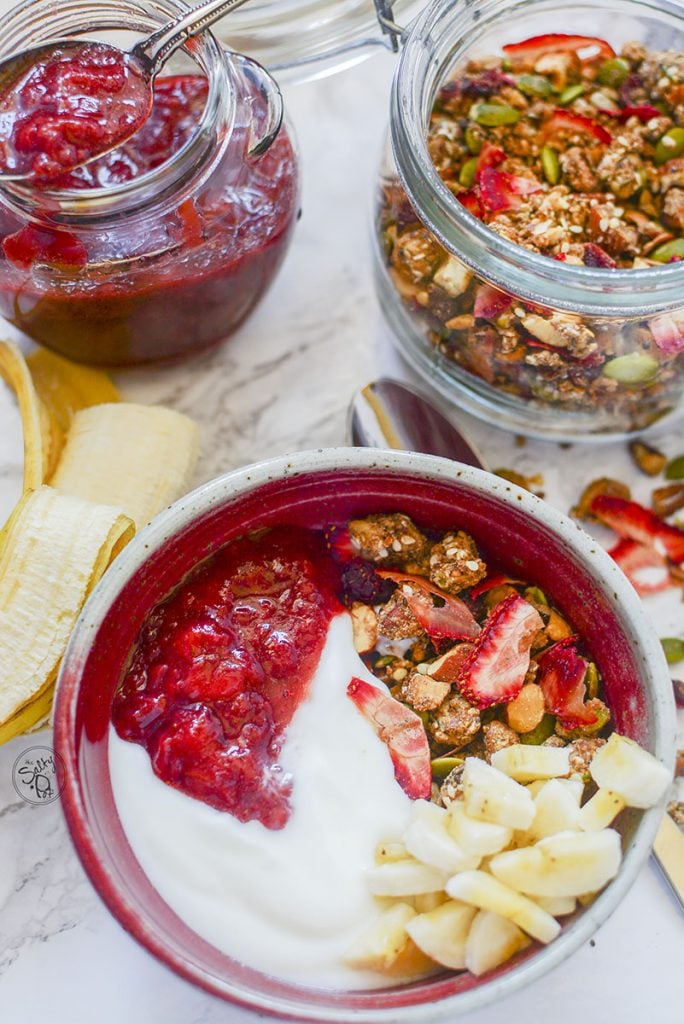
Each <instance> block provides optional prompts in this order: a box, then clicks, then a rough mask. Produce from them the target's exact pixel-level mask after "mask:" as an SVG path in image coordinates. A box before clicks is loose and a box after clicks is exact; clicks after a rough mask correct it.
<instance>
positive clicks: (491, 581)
mask: <svg viewBox="0 0 684 1024" xmlns="http://www.w3.org/2000/svg"><path fill="white" fill-rule="evenodd" d="M506 583H520V580H512V579H511V577H510V576H506V575H504V573H502V572H493V573H491V574H490V575H489V576H487V577H486V579H484V580H481V581H480V583H477V584H476V585H475V586H474V587H473V588H472V589H471V591H470V596H471V597H472V598H473V599H475V598H476V597H479V596H480V594H486V593H487V591H488V590H493V589H494V587H503V586H504V585H505V584H506Z"/></svg>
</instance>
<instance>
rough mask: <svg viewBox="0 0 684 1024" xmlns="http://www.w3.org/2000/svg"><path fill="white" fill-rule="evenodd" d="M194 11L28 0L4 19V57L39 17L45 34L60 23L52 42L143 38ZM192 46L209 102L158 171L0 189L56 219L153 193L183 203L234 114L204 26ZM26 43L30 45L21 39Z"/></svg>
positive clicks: (89, 0) (114, 2)
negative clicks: (86, 184) (114, 34)
mask: <svg viewBox="0 0 684 1024" xmlns="http://www.w3.org/2000/svg"><path fill="white" fill-rule="evenodd" d="M122 3H123V4H124V5H125V6H126V7H127V8H128V10H127V11H123V10H120V9H117V8H120V7H121V6H122ZM37 8H40V11H39V10H37ZM190 8H191V5H190V4H188V3H186V2H185V0H109V2H105V3H102V0H98V3H97V4H96V3H95V2H94V0H68V2H67V3H60V4H59V5H58V7H57V9H55V5H54V4H53V3H52V0H23V2H22V3H21V4H20V5H18V6H17V7H13V8H12V9H11V10H10V11H9V12H8V13H7V14H6V15H5V16H4V17H3V18H1V19H0V39H1V40H2V42H1V43H0V55H2V53H3V51H4V50H7V49H9V48H10V47H13V46H16V33H17V32H20V30H21V28H22V26H26V27H28V26H29V24H30V22H31V21H34V20H36V19H38V20H39V23H40V27H41V31H42V29H43V27H45V28H47V29H48V30H51V29H52V27H53V25H54V26H55V29H56V31H47V32H46V33H45V34H44V38H45V39H48V40H49V39H50V38H57V37H59V38H64V37H65V36H72V35H73V36H84V35H86V33H92V32H95V31H106V30H126V31H139V32H141V33H145V32H149V31H152V30H154V29H156V28H158V27H159V25H160V24H163V23H164V22H165V21H167V20H168V19H169V18H173V17H176V16H177V15H178V14H181V13H183V12H185V11H188V10H190ZM134 12H135V13H134ZM50 15H52V17H50ZM124 15H126V16H127V17H130V18H133V17H134V18H135V20H134V21H131V20H129V21H124V20H123V18H124ZM55 23H56V24H55ZM37 41H38V37H37V36H36V38H35V42H37ZM192 43H193V51H194V52H193V53H192V57H193V59H194V60H195V61H196V62H197V64H198V65H199V66H200V68H201V69H202V71H204V73H205V75H206V78H207V83H208V90H207V99H206V102H205V105H204V109H203V111H202V114H201V115H200V118H199V121H198V124H197V128H196V130H195V131H194V132H193V133H192V135H191V136H190V138H189V139H187V140H186V142H185V143H184V144H183V145H182V146H181V148H180V149H179V150H178V151H177V152H176V153H173V154H172V155H171V156H170V157H169V158H168V159H167V160H164V161H163V162H162V163H161V164H159V165H158V166H157V167H153V168H151V169H150V170H148V171H145V173H144V174H141V175H139V176H138V177H135V178H132V179H130V180H129V181H124V182H119V183H116V184H112V185H106V186H100V187H97V188H88V189H51V188H41V189H40V191H37V190H36V189H34V188H32V187H31V186H30V185H23V184H20V183H19V182H12V183H4V184H3V185H2V187H1V191H2V193H3V194H4V195H5V197H6V198H7V199H8V200H9V201H10V202H11V203H12V204H13V205H15V206H16V207H18V208H19V209H21V211H22V212H23V213H25V214H26V213H30V212H32V211H33V210H34V209H35V207H36V204H37V202H38V205H39V207H40V211H41V212H42V213H44V214H45V213H49V215H50V217H51V218H52V219H54V220H61V219H69V218H70V217H76V218H78V219H81V218H83V217H88V216H92V217H95V218H101V217H103V216H104V217H107V216H111V214H112V213H115V212H118V211H119V210H120V209H122V208H123V207H125V208H126V209H127V210H128V209H130V205H131V200H133V201H135V199H136V197H140V198H141V201H145V200H144V199H142V196H143V193H144V194H145V196H150V195H154V198H155V201H157V202H159V201H160V200H161V199H163V198H164V196H166V195H167V194H169V193H173V194H174V195H175V196H176V198H177V192H178V188H179V184H180V183H182V182H183V181H187V180H188V179H189V178H190V177H194V175H195V174H196V173H197V169H198V167H200V166H202V165H204V164H205V163H206V160H207V157H208V156H209V155H210V151H211V150H212V149H215V147H213V146H212V144H211V143H212V139H213V136H214V133H215V128H216V125H217V124H218V123H219V122H223V123H224V124H226V125H227V126H228V131H227V133H226V134H227V135H229V134H230V126H231V125H232V123H233V120H234V116H235V90H234V88H233V86H232V83H231V80H230V75H229V66H228V62H227V61H226V59H225V54H224V51H223V49H222V47H221V45H220V43H219V42H218V40H217V39H216V38H215V36H214V35H213V34H212V33H211V32H210V31H209V30H206V29H205V30H204V31H203V32H202V33H200V34H198V35H197V36H194V37H193V39H192ZM21 45H22V46H23V45H26V44H25V43H24V42H21ZM31 45H33V42H32V44H31ZM216 155H218V154H216Z"/></svg>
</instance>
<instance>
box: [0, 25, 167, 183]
mask: <svg viewBox="0 0 684 1024" xmlns="http://www.w3.org/2000/svg"><path fill="white" fill-rule="evenodd" d="M150 99H151V90H150V87H149V86H148V84H147V83H146V81H145V79H144V77H143V75H142V74H141V72H140V70H139V69H138V68H137V67H136V65H135V62H134V61H133V60H131V58H130V57H129V55H128V54H126V53H123V52H122V51H121V50H118V49H116V47H113V46H107V45H106V44H104V43H82V44H74V45H73V46H66V47H58V46H57V47H55V48H54V49H52V50H50V51H49V52H48V53H47V54H45V55H44V56H43V57H42V59H40V60H38V61H36V63H34V64H32V65H31V66H30V67H29V69H28V71H27V72H26V73H24V74H22V75H21V76H20V77H19V78H18V79H16V80H15V81H13V82H11V83H10V84H9V85H8V86H7V87H6V88H5V89H4V90H3V91H2V92H1V93H0V169H1V170H2V171H3V172H4V173H8V172H11V173H15V174H20V175H28V176H30V177H33V178H36V179H40V180H43V181H45V180H49V179H51V178H54V177H55V175H59V174H61V173H62V172H64V171H65V170H69V169H71V168H73V167H76V166H77V165H78V164H80V163H82V162H83V161H84V160H90V159H92V158H93V157H95V156H98V155H99V154H100V153H104V152H106V151H107V150H108V149H111V148H112V147H113V146H118V145H119V144H120V143H121V142H122V141H123V140H124V139H126V138H127V137H128V136H129V135H131V134H132V133H133V132H135V131H137V130H138V128H139V127H140V126H141V125H142V123H143V122H144V120H145V118H146V117H147V115H148V114H149V112H150Z"/></svg>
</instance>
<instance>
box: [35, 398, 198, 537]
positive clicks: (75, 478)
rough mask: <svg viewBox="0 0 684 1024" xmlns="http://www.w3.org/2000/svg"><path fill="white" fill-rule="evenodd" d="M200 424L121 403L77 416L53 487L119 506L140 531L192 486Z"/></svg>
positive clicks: (160, 409) (157, 409)
mask: <svg viewBox="0 0 684 1024" xmlns="http://www.w3.org/2000/svg"><path fill="white" fill-rule="evenodd" d="M198 451H199V430H198V427H197V424H196V423H194V422H193V421H192V420H191V419H189V418H188V417H187V416H183V414H182V413H179V412H174V411H173V410H172V409H165V408H163V407H162V406H152V405H138V404H137V403H134V402H116V403H109V404H106V405H94V406H91V407H90V408H89V409H82V410H81V411H80V412H77V413H76V414H75V416H74V418H73V420H72V422H71V426H70V428H69V433H68V434H67V437H66V442H65V445H64V451H63V452H62V455H61V458H60V460H59V465H58V466H57V469H56V471H55V473H54V476H53V477H52V479H51V480H50V483H51V485H52V486H53V487H55V488H56V489H57V490H58V491H61V492H62V493H63V494H71V495H74V496H75V497H77V498H82V499H83V500H85V501H95V502H98V503H102V504H104V505H116V506H117V507H118V508H120V509H121V510H122V511H123V512H125V514H126V515H127V516H128V517H129V518H130V519H132V520H133V522H134V523H135V524H136V528H137V529H140V528H141V527H143V526H144V525H145V524H146V523H148V522H149V520H150V519H152V517H153V516H155V515H156V514H157V512H159V511H160V510H161V509H163V508H165V507H166V506H167V505H170V504H171V502H173V501H175V500H176V498H178V497H179V496H180V495H181V494H184V493H185V492H186V491H187V490H188V489H189V487H190V485H191V483H192V476H193V473H194V471H195V465H196V463H197V455H198Z"/></svg>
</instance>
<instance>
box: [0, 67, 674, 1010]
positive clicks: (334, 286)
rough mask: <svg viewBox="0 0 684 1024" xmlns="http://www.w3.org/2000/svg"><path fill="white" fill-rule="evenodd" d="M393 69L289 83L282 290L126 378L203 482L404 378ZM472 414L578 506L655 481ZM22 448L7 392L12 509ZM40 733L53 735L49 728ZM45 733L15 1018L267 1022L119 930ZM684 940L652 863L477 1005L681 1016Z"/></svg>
mask: <svg viewBox="0 0 684 1024" xmlns="http://www.w3.org/2000/svg"><path fill="white" fill-rule="evenodd" d="M391 71H392V58H391V57H390V56H389V55H381V56H379V57H377V58H376V59H374V60H373V61H372V62H368V63H366V64H364V65H362V66H360V67H357V68H355V69H353V70H352V71H348V72H345V73H344V74H342V75H340V76H339V77H337V78H332V79H327V80H325V81H322V82H318V83H309V84H306V85H301V86H291V87H290V86H289V87H288V88H287V90H286V99H287V103H288V107H289V110H290V115H291V119H292V121H293V122H294V124H295V126H296V130H297V133H298V136H299V139H300V143H301V150H302V162H303V169H304V191H303V210H304V215H303V218H302V221H301V223H300V224H299V227H298V230H297V235H296V239H295V242H294V245H293V247H292V250H291V252H290V254H289V257H288V259H287V262H286V265H285V267H284V269H283V271H282V273H281V275H280V277H279V279H278V281H277V283H276V285H275V287H274V288H273V290H272V291H271V293H270V294H269V295H268V297H267V299H266V301H265V302H264V304H263V305H262V306H261V308H260V309H259V310H258V312H257V313H256V315H255V316H254V317H253V318H252V319H251V320H250V322H249V323H248V324H247V325H245V327H244V328H243V329H242V330H241V331H240V332H239V334H237V335H236V336H235V337H234V338H233V339H232V340H231V341H230V343H229V344H228V345H226V347H225V348H223V349H222V350H220V351H217V352H215V353H214V354H213V355H211V356H209V357H206V358H204V359H201V360H198V361H197V362H194V363H190V364H188V365H186V366H183V367H177V368H175V369H169V370H164V371H158V370H157V371H154V372H140V373H135V374H129V375H122V376H121V377H120V384H121V387H122V389H123V391H124V393H125V394H126V396H127V397H130V398H134V399H138V400H143V401H148V402H153V401H163V402H166V403H168V404H170V405H172V406H174V407H175V408H178V409H180V410H183V411H184V412H188V413H190V414H191V415H192V416H194V417H195V418H196V419H197V420H198V421H199V423H200V426H201V429H202V438H203V454H202V460H201V464H200V468H199V475H198V482H199V481H200V480H206V479H209V478H210V477H212V476H214V475H216V474H217V473H220V472H222V471H223V470H227V469H230V468H231V467H235V466H238V465H241V464H244V463H248V462H250V461H254V460H256V459H260V458H263V457H265V456H270V455H275V454H278V453H282V452H285V451H287V450H296V449H302V448H307V447H318V446H320V445H328V444H340V443H344V441H345V440H346V438H345V412H346V407H347V403H348V401H349V399H350V397H351V395H352V392H353V391H354V389H355V388H356V387H357V386H359V385H360V384H362V383H363V382H365V381H367V380H369V379H370V378H372V377H373V376H377V375H378V374H379V373H380V372H388V371H390V372H392V373H395V374H397V375H404V376H406V371H405V370H404V369H403V368H402V367H401V366H400V364H399V362H398V361H397V360H396V358H395V357H394V356H393V354H392V350H391V345H390V342H389V339H388V337H387V333H386V331H385V330H384V329H383V328H382V326H381V323H380V317H379V312H378V309H377V306H376V302H375V299H374V296H373V290H372V285H371V276H370V260H369V246H368V222H369V221H368V208H369V204H370V195H371V189H372V182H373V178H374V172H375V165H376V161H377V157H378V152H379V145H380V139H381V136H382V132H383V128H384V123H385V118H386V111H387V94H388V86H389V80H390V75H391ZM8 333H12V332H11V331H10V330H9V329H8ZM465 419H466V417H461V421H463V420H465ZM468 427H469V429H470V430H471V432H472V434H473V435H474V436H475V437H476V439H477V441H478V442H479V444H480V446H481V449H482V451H483V453H484V454H485V456H486V457H487V458H488V459H489V460H490V463H491V464H493V465H504V466H511V467H512V466H515V467H516V468H518V469H519V470H521V471H522V472H540V471H541V472H543V474H544V477H545V485H546V486H545V490H546V495H547V498H548V499H549V500H550V501H551V502H552V503H553V504H555V505H557V506H558V507H559V508H561V509H563V510H564V511H567V509H568V508H569V506H570V505H571V504H572V502H573V500H574V499H575V497H576V495H577V493H578V491H579V489H580V487H581V486H582V484H583V483H584V482H586V481H587V480H589V479H592V478H594V477H596V476H598V475H600V474H603V473H606V474H608V473H609V474H610V475H614V476H618V477H622V478H632V480H633V484H634V489H635V494H636V496H637V497H641V498H643V499H646V498H647V495H648V493H649V482H648V481H647V480H646V478H643V477H641V478H637V475H636V474H635V472H634V470H633V467H632V466H631V464H630V462H629V459H628V457H627V454H626V451H625V448H624V446H623V445H608V446H605V447H601V448H597V449H586V448H585V449H582V448H578V447H575V448H573V449H570V450H568V449H563V448H560V447H559V446H558V445H556V444H545V443H542V442H529V443H528V444H527V445H526V446H525V447H523V448H519V447H516V445H515V443H514V440H513V439H512V438H511V437H509V436H507V435H505V434H503V433H501V432H499V431H497V430H495V429H493V428H491V427H487V426H485V425H481V424H477V423H473V422H471V421H469V423H468ZM659 443H660V439H659ZM662 446H663V447H664V448H665V449H666V450H667V451H668V452H669V453H670V454H675V453H679V452H680V451H681V450H682V449H684V443H683V441H682V435H681V432H680V434H679V437H676V436H672V435H670V436H667V437H665V438H662ZM20 460H21V444H20V431H19V419H18V415H17V413H16V410H15V408H14V406H13V404H12V401H11V400H10V398H9V397H8V395H7V394H6V392H5V390H4V389H2V390H1V391H0V519H1V518H2V515H3V513H4V512H6V511H8V510H9V508H10V507H11V506H12V504H13V503H14V501H15V500H16V497H17V496H18V492H19V481H20ZM649 609H650V611H651V612H652V615H653V619H654V622H655V623H656V625H657V628H658V631H659V633H660V635H668V634H669V635H671V634H672V633H678V634H680V635H681V634H682V631H683V628H684V615H683V614H682V605H681V602H679V601H678V599H677V598H676V597H671V598H670V599H669V600H660V601H658V602H657V603H655V602H654V601H651V603H650V605H649ZM36 739H38V741H39V742H48V743H49V741H50V735H49V733H45V734H41V735H40V737H37V738H36ZM32 741H33V739H32V740H31V741H29V740H27V739H19V740H15V741H13V742H12V743H10V744H8V745H7V746H6V747H4V748H0V1018H1V1019H2V1020H3V1021H7V1022H8V1024H10V1022H11V1024H15V1022H17V1024H19V1022H21V1024H42V1022H43V1021H47V1020H52V1021H56V1022H57V1024H63V1022H67V1021H68V1022H69V1024H91V1022H92V1021H97V1022H98V1024H120V1021H122V1020H125V1021H126V1022H127V1024H222V1022H245V1024H247V1022H248V1021H250V1020H253V1019H254V1017H253V1016H252V1015H251V1014H249V1013H247V1012H246V1011H243V1010H238V1009H236V1008H234V1007H231V1006H230V1005H227V1004H223V1003H221V1002H219V1001H217V1000H214V999H212V998H210V997H209V996H207V995H205V994H203V993H202V992H200V991H198V990H196V989H194V988H193V987H191V986H190V985H189V984H187V983H185V982H184V981H181V980H180V979H178V978H177V977H175V976H174V975H173V974H171V973H170V972H169V971H167V970H166V969H165V968H164V967H162V966H160V965H159V964H158V963H157V962H156V961H155V960H153V959H152V958H151V957H150V956H149V955H148V954H147V953H146V952H144V951H143V950H142V949H141V948H140V947H138V946H137V945H136V943H135V942H134V941H133V940H132V939H131V938H129V937H128V935H126V934H125V933H124V932H123V931H122V929H121V928H120V927H119V925H118V924H117V923H116V922H115V921H114V920H113V918H112V917H110V915H109V913H108V912H107V911H106V910H105V909H104V907H103V905H102V904H101V903H100V901H99V899H98V897H97V896H96V894H95V893H94V891H93V890H92V888H91V886H90V884H89V882H88V881H87V880H86V878H85V876H84V873H83V871H82V869H81V866H80V864H79V862H78V860H77V858H76V856H75V854H74V851H73V849H72V847H71V843H70V841H69V838H68V836H67V834H66V830H65V827H64V823H63V821H62V817H61V812H60V808H59V806H58V804H51V805H48V806H38V807H33V806H31V805H29V804H27V803H23V802H21V801H18V800H17V797H16V794H15V792H14V790H13V788H12V784H11V777H10V775H11V767H12V764H13V761H14V759H15V757H16V756H17V754H18V753H19V752H20V751H22V750H23V749H25V748H26V747H27V746H30V745H31V742H32ZM683 954H684V917H683V916H682V913H681V911H680V910H679V908H678V907H677V906H676V904H675V902H674V901H673V899H672V898H671V896H670V894H669V892H668V891H667V890H666V889H665V887H664V885H663V883H662V882H661V879H660V877H659V875H658V873H657V871H656V869H655V867H654V866H653V864H652V863H649V864H647V865H646V866H645V867H644V869H643V871H642V873H641V875H640V877H639V879H638V881H637V883H636V884H635V886H634V888H633V889H632V891H631V892H630V894H629V895H628V897H627V898H626V900H625V901H624V903H623V904H622V906H621V907H620V908H619V909H618V910H617V911H616V912H615V914H614V915H613V917H612V918H611V920H610V921H608V923H607V924H606V925H604V927H603V928H602V929H601V930H600V931H599V933H598V934H597V935H596V936H595V939H594V941H592V942H591V943H590V944H587V945H586V946H585V947H584V948H583V949H581V950H579V951H578V952H577V953H576V954H575V955H574V956H573V957H572V958H571V959H570V960H569V961H567V962H566V963H565V964H563V965H562V966H561V967H559V968H557V969H556V970H555V971H554V972H552V973H551V974H550V975H548V976H546V977H545V978H544V979H542V980H541V981H540V982H538V983H537V984H535V985H534V986H532V987H531V988H529V989H528V990H526V991H523V992H520V993H518V994H516V995H515V996H513V997H511V998H509V999H507V1000H505V1001H503V1002H501V1003H499V1004H497V1005H495V1006H492V1007H490V1008H488V1009H486V1010H483V1011H480V1012H478V1013H475V1014H473V1015H471V1016H470V1017H469V1018H468V1020H469V1021H470V1022H471V1024H503V1022H504V1021H510V1020H539V1019H543V1018H546V1017H549V1018H550V1019H552V1020H553V1021H554V1024H570V1022H572V1024H576V1021H578V1020H585V1021H587V1022H590V1024H601V1022H604V1021H608V1020H615V1021H619V1022H620V1024H641V1022H642V1021H645V1020H649V1021H653V1022H654V1024H677V1022H680V1021H682V1019H684V989H683V983H682V973H681V972H682V966H681V965H682V955H683Z"/></svg>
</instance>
